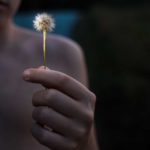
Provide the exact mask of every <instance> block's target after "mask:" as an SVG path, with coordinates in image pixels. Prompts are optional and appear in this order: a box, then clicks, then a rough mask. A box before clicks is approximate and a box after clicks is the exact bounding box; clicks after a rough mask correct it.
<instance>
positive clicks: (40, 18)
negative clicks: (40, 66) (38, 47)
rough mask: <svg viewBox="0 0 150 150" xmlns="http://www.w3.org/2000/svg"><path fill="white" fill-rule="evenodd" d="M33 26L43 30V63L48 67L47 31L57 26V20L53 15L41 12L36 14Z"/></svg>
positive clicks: (40, 30)
mask: <svg viewBox="0 0 150 150" xmlns="http://www.w3.org/2000/svg"><path fill="white" fill-rule="evenodd" d="M33 26H34V28H35V29H36V30H37V31H39V32H43V61H44V62H43V63H44V66H45V68H46V37H47V33H48V32H51V31H53V29H54V28H55V22H54V19H53V18H52V16H51V15H48V14H47V13H41V14H37V16H35V19H34V20H33Z"/></svg>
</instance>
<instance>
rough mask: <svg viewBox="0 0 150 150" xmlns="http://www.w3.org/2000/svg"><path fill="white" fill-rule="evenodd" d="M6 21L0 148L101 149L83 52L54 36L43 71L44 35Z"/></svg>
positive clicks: (0, 57)
mask: <svg viewBox="0 0 150 150" xmlns="http://www.w3.org/2000/svg"><path fill="white" fill-rule="evenodd" d="M14 1H17V2H19V0H14ZM11 2H12V1H11ZM12 4H13V3H12ZM13 8H16V6H14V7H13ZM8 16H9V15H8ZM3 18H5V17H3ZM6 18H7V15H6ZM3 21H5V25H4V26H3V25H2V24H1V26H0V33H1V34H0V70H1V75H0V83H1V90H0V103H1V105H0V133H1V134H0V149H4V150H27V149H30V150H32V149H33V150H35V149H36V150H48V149H51V150H60V149H61V150H91V149H92V150H97V145H96V140H95V135H94V131H93V129H94V123H93V119H94V107H95V99H96V98H95V95H94V94H93V93H92V92H91V91H89V90H88V88H87V86H88V83H87V75H86V67H85V63H84V58H83V55H82V52H81V50H80V47H79V46H78V45H77V44H76V43H74V42H72V41H71V40H68V39H65V38H63V37H60V36H55V35H50V36H49V37H48V39H47V59H48V62H47V66H48V67H49V68H50V69H49V68H47V69H46V70H45V69H43V67H38V66H40V65H41V64H42V63H43V61H42V36H41V35H40V34H36V33H33V32H30V31H27V30H24V29H21V28H18V27H16V26H14V25H13V24H12V22H11V17H10V18H9V17H8V19H4V20H3ZM26 68H29V69H26ZM22 72H23V75H22ZM22 76H23V79H24V81H23V80H22ZM26 81H27V82H32V84H30V83H27V82H26ZM33 83H34V84H33ZM30 131H31V132H30ZM31 133H32V134H31Z"/></svg>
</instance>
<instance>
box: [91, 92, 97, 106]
mask: <svg viewBox="0 0 150 150" xmlns="http://www.w3.org/2000/svg"><path fill="white" fill-rule="evenodd" d="M90 99H91V102H92V103H93V104H95V103H96V95H95V94H94V93H93V92H91V93H90Z"/></svg>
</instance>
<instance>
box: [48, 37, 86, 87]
mask: <svg viewBox="0 0 150 150" xmlns="http://www.w3.org/2000/svg"><path fill="white" fill-rule="evenodd" d="M47 43H48V47H49V48H50V49H51V50H52V51H53V54H54V57H55V58H56V61H59V62H58V64H59V66H61V68H62V69H63V68H66V70H68V71H67V73H68V74H69V75H71V76H73V77H74V78H76V79H78V80H79V81H80V82H82V83H83V84H85V85H87V73H86V65H85V58H84V54H83V51H82V48H81V46H80V45H79V44H78V43H76V42H75V41H73V40H71V39H69V38H66V37H63V36H60V35H50V36H49V37H48V39H47ZM61 68H60V70H61ZM67 68H68V69H67ZM61 71H63V70H61Z"/></svg>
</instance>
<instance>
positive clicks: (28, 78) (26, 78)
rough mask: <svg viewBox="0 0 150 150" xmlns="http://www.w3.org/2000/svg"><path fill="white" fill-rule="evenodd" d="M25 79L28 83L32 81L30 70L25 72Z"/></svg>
mask: <svg viewBox="0 0 150 150" xmlns="http://www.w3.org/2000/svg"><path fill="white" fill-rule="evenodd" d="M23 79H24V80H26V81H28V80H30V71H29V70H25V71H24V73H23Z"/></svg>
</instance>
